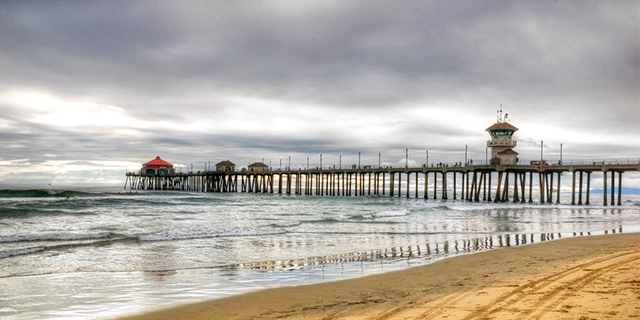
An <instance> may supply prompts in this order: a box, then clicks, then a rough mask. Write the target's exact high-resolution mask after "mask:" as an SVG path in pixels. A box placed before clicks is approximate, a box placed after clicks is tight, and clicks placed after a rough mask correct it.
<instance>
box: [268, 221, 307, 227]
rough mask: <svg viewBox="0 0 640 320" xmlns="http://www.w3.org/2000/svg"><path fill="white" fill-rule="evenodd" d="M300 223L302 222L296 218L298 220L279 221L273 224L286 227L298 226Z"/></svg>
mask: <svg viewBox="0 0 640 320" xmlns="http://www.w3.org/2000/svg"><path fill="white" fill-rule="evenodd" d="M300 224H301V222H300V221H298V220H296V221H285V222H278V223H274V224H272V226H274V227H280V228H286V227H296V226H299V225H300Z"/></svg>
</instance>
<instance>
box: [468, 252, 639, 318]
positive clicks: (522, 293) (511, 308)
mask: <svg viewBox="0 0 640 320" xmlns="http://www.w3.org/2000/svg"><path fill="white" fill-rule="evenodd" d="M634 253H636V252H624V253H620V254H616V255H613V256H608V257H604V258H599V259H594V260H591V261H588V262H586V263H582V264H579V265H576V266H574V267H571V268H569V269H566V270H563V271H561V272H557V273H554V274H552V275H549V276H547V277H543V278H541V279H537V280H534V281H531V282H529V283H527V284H525V285H523V286H520V287H518V289H515V290H511V291H509V292H506V293H504V294H502V295H500V296H499V297H497V298H495V299H493V300H491V301H490V302H489V303H487V304H486V305H484V306H482V307H479V308H476V309H475V310H472V311H471V313H470V314H468V315H467V316H465V317H464V318H462V319H464V320H471V319H476V318H479V319H483V318H488V317H490V316H493V317H495V315H496V314H497V313H500V312H502V311H508V312H509V313H512V314H513V313H517V314H518V315H517V316H516V318H517V319H525V318H527V316H529V315H531V314H532V313H533V312H535V311H536V310H538V309H539V308H540V307H542V306H543V305H544V304H545V303H547V302H549V303H551V301H550V300H551V299H552V298H553V297H554V296H556V295H558V294H559V293H561V292H566V294H565V295H564V296H563V297H560V298H559V299H557V300H556V301H555V303H553V304H552V305H557V304H559V303H560V302H562V301H563V300H564V299H566V297H568V295H570V294H571V293H573V292H575V291H577V290H578V289H579V288H581V287H584V286H585V285H587V284H589V283H591V282H592V281H594V280H595V279H597V278H598V277H601V276H602V275H603V274H605V273H606V272H608V271H610V270H612V269H615V268H616V267H619V266H620V265H621V264H628V263H631V262H633V261H637V260H640V258H638V257H632V258H627V256H629V255H631V254H634ZM625 258H626V259H625ZM599 264H605V265H604V266H601V267H596V266H597V265H599ZM581 271H582V272H581ZM584 272H586V274H584ZM563 278H569V279H568V280H567V281H562V279H563ZM549 287H551V288H550V289H549V290H548V291H546V292H545V291H544V290H545V289H546V288H549ZM574 288H575V290H574ZM568 290H571V291H570V292H567V291H568ZM540 295H541V296H540ZM536 296H540V297H539V298H537V297H536ZM525 299H529V300H531V299H533V300H534V301H533V302H530V304H531V306H530V307H528V308H525V309H522V307H518V306H517V304H521V303H524V301H523V300H525ZM551 308H552V307H550V308H545V310H546V311H545V312H542V314H540V315H539V316H542V315H543V314H544V313H546V312H548V311H551ZM539 316H538V317H534V318H539Z"/></svg>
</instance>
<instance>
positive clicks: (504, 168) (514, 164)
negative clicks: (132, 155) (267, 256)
mask: <svg viewBox="0 0 640 320" xmlns="http://www.w3.org/2000/svg"><path fill="white" fill-rule="evenodd" d="M496 116H497V119H496V123H494V124H493V125H491V126H490V127H488V128H487V129H486V130H485V131H487V132H488V133H489V135H490V136H491V140H489V141H487V145H486V148H487V149H486V150H488V149H489V148H490V149H491V161H488V160H489V159H488V156H487V161H486V162H485V163H483V164H477V165H474V164H473V161H467V159H466V149H465V161H464V163H463V162H460V163H456V164H453V165H451V164H442V163H440V164H438V165H437V166H433V164H432V165H431V166H429V165H428V151H427V162H426V163H425V164H424V165H423V166H422V167H411V168H410V167H409V165H408V149H407V165H405V166H404V167H399V168H398V167H380V166H378V167H375V168H374V167H372V166H364V167H362V166H360V164H359V162H358V165H357V166H355V165H353V166H352V167H351V169H342V160H341V162H340V167H339V168H338V169H336V168H335V166H334V167H333V168H329V169H327V168H324V167H323V166H322V155H320V166H319V167H317V168H315V169H312V168H310V167H309V165H308V163H307V167H306V168H305V169H300V170H291V168H290V167H289V168H287V169H286V170H284V171H283V170H280V169H278V170H275V171H273V170H271V168H270V166H267V165H265V164H264V163H262V162H256V163H254V164H250V165H249V166H248V167H247V168H246V169H242V170H240V171H236V169H235V164H234V163H233V162H231V161H229V160H225V161H221V162H220V163H218V164H216V170H215V171H211V169H210V165H209V170H205V171H204V172H196V173H194V172H193V170H192V171H191V172H189V173H176V172H175V170H174V168H173V165H172V164H171V163H168V162H166V161H164V160H162V159H160V157H156V159H154V160H152V161H149V162H147V163H145V164H143V167H142V169H141V170H140V171H139V172H138V173H135V172H129V173H127V174H126V176H127V179H126V181H125V189H126V188H127V187H128V188H129V189H131V190H183V191H202V192H247V193H275V192H277V193H279V194H283V193H286V194H296V195H316V196H364V195H384V196H386V195H388V196H390V197H403V196H404V197H407V198H410V197H412V195H413V197H414V198H424V199H442V200H447V199H450V198H452V199H461V200H466V201H477V202H479V201H493V202H496V203H504V202H514V203H518V202H520V203H523V202H534V199H533V191H534V180H536V184H535V186H536V187H537V189H538V190H537V192H536V197H538V198H539V201H540V203H560V194H561V193H562V192H563V190H562V188H561V180H562V177H563V174H565V173H568V174H569V175H570V178H571V191H570V192H571V204H572V205H582V204H585V205H588V204H590V202H591V201H590V200H591V180H592V177H591V175H592V173H594V172H597V173H600V172H601V173H602V176H603V193H604V194H603V205H604V206H607V205H612V206H613V205H618V206H619V205H621V203H622V174H623V173H625V172H627V171H640V160H637V159H634V160H633V161H632V160H631V159H628V160H626V161H620V162H618V161H617V160H615V161H606V160H602V161H599V160H598V161H596V160H592V161H587V163H585V162H584V161H580V162H579V164H578V163H576V164H575V165H574V163H573V162H572V161H569V162H562V153H561V154H560V161H558V162H557V163H550V162H547V161H546V160H544V157H543V154H542V151H543V150H544V149H543V148H542V147H543V141H541V142H540V146H541V154H540V160H539V161H530V162H529V164H522V162H520V160H519V158H518V155H519V154H518V152H516V151H515V150H514V148H515V147H516V146H517V143H516V142H517V141H515V140H514V139H513V135H514V133H515V132H516V131H518V128H516V127H515V126H513V125H512V124H510V123H509V120H508V115H506V114H505V115H504V116H503V115H502V105H500V109H499V110H498V111H497V114H496ZM561 149H562V145H561ZM307 162H308V160H307ZM205 168H206V164H205ZM403 177H404V181H403ZM609 178H610V184H608V183H609ZM412 179H413V180H412ZM276 181H277V186H276V185H275V183H276ZM449 182H451V185H449ZM616 183H617V188H616ZM608 185H609V186H610V190H611V193H610V199H609V194H607V192H608V189H609V188H608V187H607V186H608ZM576 187H577V188H576ZM616 189H617V190H618V193H617V195H616V193H615V190H616ZM420 190H422V192H420ZM403 191H404V193H403ZM567 191H568V190H567ZM584 191H586V192H584ZM583 196H584V197H583ZM583 200H584V201H583ZM535 201H538V199H535Z"/></svg>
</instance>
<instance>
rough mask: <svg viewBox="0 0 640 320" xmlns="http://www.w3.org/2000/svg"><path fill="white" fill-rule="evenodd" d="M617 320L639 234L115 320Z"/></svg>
mask: <svg viewBox="0 0 640 320" xmlns="http://www.w3.org/2000/svg"><path fill="white" fill-rule="evenodd" d="M621 318H625V319H627V318H640V234H610V235H602V236H583V237H572V238H566V239H561V240H556V241H549V242H542V243H537V244H531V245H526V246H518V247H509V248H500V249H496V250H491V251H486V252H480V253H476V254H468V255H462V256H457V257H452V258H448V259H444V260H441V261H438V262H435V263H433V264H429V265H424V266H419V267H414V268H410V269H406V270H402V271H396V272H389V273H385V274H379V275H372V276H367V277H362V278H357V279H352V280H343V281H336V282H330V283H322V284H314V285H305V286H296V287H284V288H275V289H268V290H263V291H258V292H254V293H249V294H244V295H240V296H234V297H230V298H225V299H219V300H213V301H208V302H203V303H197V304H191V305H185V306H181V307H177V308H173V309H168V310H160V311H153V312H150V313H147V314H142V315H135V316H130V317H126V318H120V319H122V320H124V319H128V320H142V319H327V320H328V319H332V320H360V319H368V320H374V319H379V320H382V319H397V320H400V319H621Z"/></svg>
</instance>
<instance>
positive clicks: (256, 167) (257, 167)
mask: <svg viewBox="0 0 640 320" xmlns="http://www.w3.org/2000/svg"><path fill="white" fill-rule="evenodd" d="M247 168H248V171H249V172H264V171H269V166H268V165H266V164H264V163H262V162H254V163H252V164H250V165H249V166H248V167H247Z"/></svg>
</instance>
